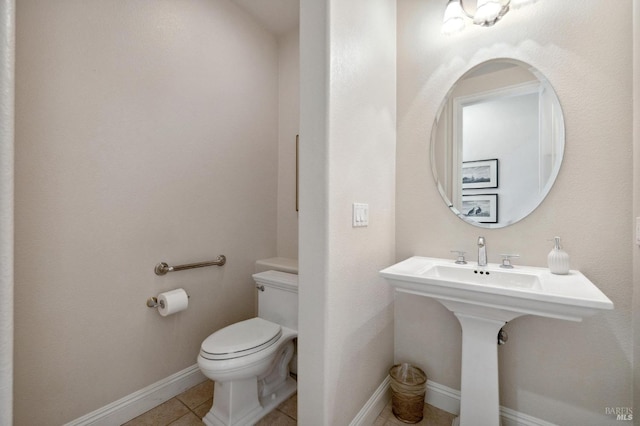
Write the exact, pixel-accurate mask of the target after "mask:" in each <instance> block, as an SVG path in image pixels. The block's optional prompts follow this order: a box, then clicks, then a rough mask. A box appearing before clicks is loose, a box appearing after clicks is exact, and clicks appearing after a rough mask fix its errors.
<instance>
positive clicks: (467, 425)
mask: <svg viewBox="0 0 640 426" xmlns="http://www.w3.org/2000/svg"><path fill="white" fill-rule="evenodd" d="M440 303H442V304H443V305H444V306H445V307H446V308H447V309H449V310H450V311H452V312H453V313H454V315H455V316H456V317H457V318H458V321H459V322H460V326H461V327H462V367H461V380H460V416H459V417H457V418H456V419H455V420H454V421H453V426H499V425H500V392H499V385H498V333H499V332H500V329H501V328H502V327H503V326H504V325H505V324H506V323H507V321H511V320H512V319H514V318H517V317H519V316H521V314H519V313H516V312H509V311H505V310H502V309H496V310H492V311H491V315H487V312H481V311H478V309H476V308H474V307H473V306H472V305H468V304H464V303H459V302H452V301H447V300H440Z"/></svg>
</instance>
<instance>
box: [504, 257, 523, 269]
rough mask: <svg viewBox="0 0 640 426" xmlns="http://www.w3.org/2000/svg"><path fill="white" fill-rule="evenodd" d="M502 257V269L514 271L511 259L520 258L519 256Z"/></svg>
mask: <svg viewBox="0 0 640 426" xmlns="http://www.w3.org/2000/svg"><path fill="white" fill-rule="evenodd" d="M500 256H502V265H500V267H501V268H505V269H513V265H512V264H511V259H512V258H514V257H520V255H519V254H501V255H500Z"/></svg>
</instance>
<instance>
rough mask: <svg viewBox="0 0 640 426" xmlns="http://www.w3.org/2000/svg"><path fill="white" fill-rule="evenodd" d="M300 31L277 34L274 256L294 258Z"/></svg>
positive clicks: (296, 245) (296, 253) (296, 231)
mask: <svg viewBox="0 0 640 426" xmlns="http://www.w3.org/2000/svg"><path fill="white" fill-rule="evenodd" d="M299 39H300V31H298V30H292V31H290V32H289V33H287V34H283V35H281V36H280V37H278V52H279V56H278V57H279V61H278V82H279V85H278V88H279V97H278V105H279V108H278V141H279V149H278V256H281V257H288V258H290V259H297V258H298V212H297V211H296V144H295V142H296V135H297V134H298V133H299V132H300V130H299V127H300V125H299V122H300V42H299Z"/></svg>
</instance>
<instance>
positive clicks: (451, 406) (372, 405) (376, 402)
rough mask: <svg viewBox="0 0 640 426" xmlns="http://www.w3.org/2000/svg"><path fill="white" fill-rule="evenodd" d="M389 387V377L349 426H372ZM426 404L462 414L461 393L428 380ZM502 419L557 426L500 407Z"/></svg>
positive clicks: (514, 424)
mask: <svg viewBox="0 0 640 426" xmlns="http://www.w3.org/2000/svg"><path fill="white" fill-rule="evenodd" d="M389 387H390V386H389V377H388V376H387V377H386V378H385V379H384V380H383V382H382V383H381V384H380V386H378V388H377V389H376V391H375V392H374V393H373V395H372V396H371V398H369V400H368V401H367V402H366V404H365V405H364V407H362V409H361V410H360V412H358V414H357V415H356V417H354V419H353V420H352V421H351V423H350V425H349V426H365V425H372V424H373V423H374V422H375V420H376V418H377V417H378V415H379V414H380V412H381V411H382V409H383V408H384V407H385V406H386V405H387V403H388V402H389V399H390V395H391V392H390V389H389ZM425 402H426V403H427V404H429V405H432V406H434V407H436V408H439V409H441V410H444V411H447V412H449V413H452V414H459V413H460V391H459V390H456V389H452V388H450V387H447V386H444V385H441V384H439V383H436V382H433V381H431V380H427V394H426V396H425ZM500 418H501V425H502V426H557V425H555V424H553V423H549V422H547V421H544V420H540V419H537V418H535V417H532V416H529V415H527V414H524V413H520V412H518V411H515V410H512V409H510V408H506V407H502V406H501V407H500Z"/></svg>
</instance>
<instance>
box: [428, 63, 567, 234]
mask: <svg viewBox="0 0 640 426" xmlns="http://www.w3.org/2000/svg"><path fill="white" fill-rule="evenodd" d="M563 153H564V119H563V117H562V110H561V108H560V102H559V101H558V97H557V96H556V94H555V92H554V90H553V88H552V87H551V85H550V84H549V82H548V81H547V79H546V78H545V77H544V76H543V75H542V74H541V73H540V72H539V71H538V70H536V69H535V68H533V67H532V66H530V65H528V64H525V63H523V62H520V61H516V60H512V59H495V60H491V61H488V62H484V63H482V64H480V65H478V66H476V67H474V68H472V69H471V70H469V71H468V72H466V73H465V74H464V75H463V76H462V77H461V78H460V79H459V80H458V81H457V82H456V83H455V84H454V85H453V87H452V88H451V90H450V91H449V93H448V94H447V96H446V97H445V99H444V101H443V103H442V105H441V107H440V110H439V112H438V115H437V117H436V120H435V123H434V125H433V130H432V132H431V168H432V170H433V175H434V177H435V180H436V184H437V185H438V190H439V191H440V194H441V195H442V198H443V199H444V202H445V203H446V204H447V206H449V208H450V209H451V211H453V212H454V213H455V214H456V215H457V216H458V217H459V218H461V219H462V220H464V221H465V222H467V223H470V224H472V225H475V226H479V227H483V228H502V227H504V226H507V225H511V224H512V223H515V222H517V221H519V220H521V219H523V218H525V217H526V216H527V215H529V214H530V213H531V212H532V211H533V210H535V208H536V207H538V205H540V203H541V202H542V200H543V199H544V198H545V197H546V195H547V194H548V193H549V190H550V189H551V186H552V185H553V183H554V181H555V179H556V176H557V175H558V172H559V171H560V164H561V163H562V155H563Z"/></svg>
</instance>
